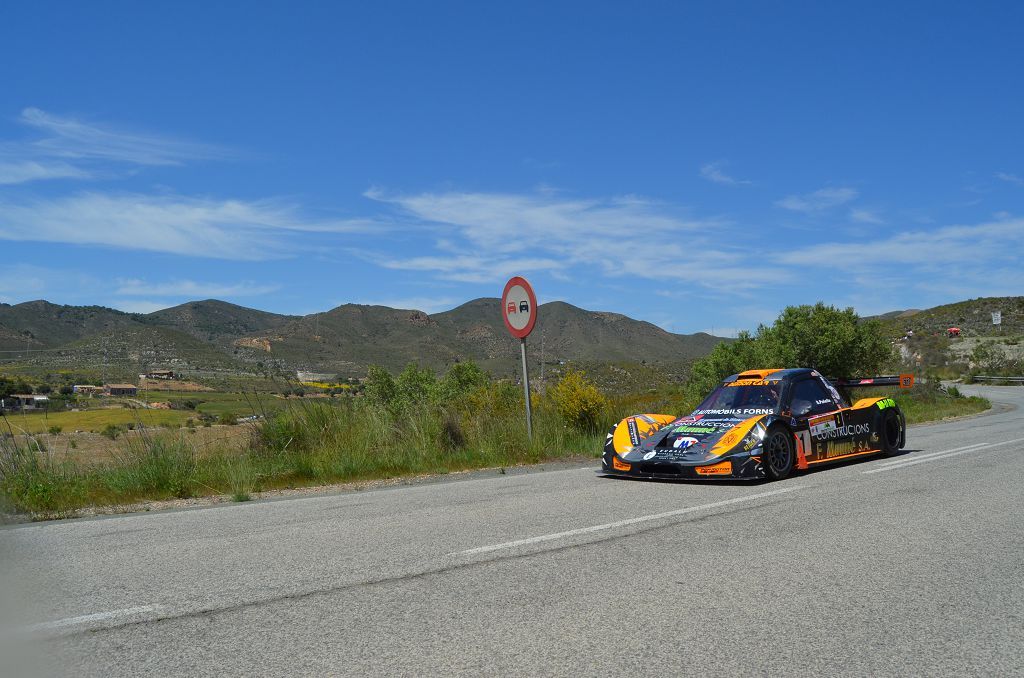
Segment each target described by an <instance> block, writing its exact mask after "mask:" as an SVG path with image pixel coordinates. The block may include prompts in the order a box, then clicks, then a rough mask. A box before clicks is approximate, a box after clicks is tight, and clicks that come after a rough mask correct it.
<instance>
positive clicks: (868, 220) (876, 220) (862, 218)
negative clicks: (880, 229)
mask: <svg viewBox="0 0 1024 678" xmlns="http://www.w3.org/2000/svg"><path fill="white" fill-rule="evenodd" d="M850 219H852V220H853V221H856V222H859V223H862V224H882V223H885V222H884V221H882V219H881V217H879V216H878V215H877V214H875V213H874V212H872V211H871V210H865V209H852V210H850Z"/></svg>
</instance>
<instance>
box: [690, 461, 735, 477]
mask: <svg viewBox="0 0 1024 678" xmlns="http://www.w3.org/2000/svg"><path fill="white" fill-rule="evenodd" d="M696 469H697V474H698V475H702V476H731V475H732V462H731V461H723V462H722V463H720V464H712V465H711V466H697V467H696Z"/></svg>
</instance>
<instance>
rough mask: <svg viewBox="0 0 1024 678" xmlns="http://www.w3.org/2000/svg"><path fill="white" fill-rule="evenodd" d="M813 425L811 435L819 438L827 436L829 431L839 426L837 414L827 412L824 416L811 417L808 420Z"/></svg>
mask: <svg viewBox="0 0 1024 678" xmlns="http://www.w3.org/2000/svg"><path fill="white" fill-rule="evenodd" d="M807 423H808V424H810V426H811V435H812V436H815V437H817V438H820V437H823V436H825V435H826V434H827V433H828V432H829V431H834V430H836V429H838V428H839V424H838V423H836V418H835V416H833V415H831V414H826V415H825V416H824V417H811V419H809V420H808V422H807Z"/></svg>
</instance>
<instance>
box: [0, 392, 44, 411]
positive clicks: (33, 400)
mask: <svg viewBox="0 0 1024 678" xmlns="http://www.w3.org/2000/svg"><path fill="white" fill-rule="evenodd" d="M49 402H50V399H49V398H48V397H47V396H44V395H33V394H31V393H12V394H11V395H9V396H7V397H6V398H3V399H2V400H0V409H4V410H42V409H46V406H47V404H49Z"/></svg>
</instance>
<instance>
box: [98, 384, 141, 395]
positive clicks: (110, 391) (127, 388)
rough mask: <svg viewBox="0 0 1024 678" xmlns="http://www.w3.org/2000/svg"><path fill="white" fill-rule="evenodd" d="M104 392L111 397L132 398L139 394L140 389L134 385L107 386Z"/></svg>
mask: <svg viewBox="0 0 1024 678" xmlns="http://www.w3.org/2000/svg"><path fill="white" fill-rule="evenodd" d="M103 390H104V391H105V392H106V394H107V395H109V396H130V397H134V396H136V395H138V394H139V388H138V387H137V386H135V385H133V384H107V385H106V386H104V387H103Z"/></svg>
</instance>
